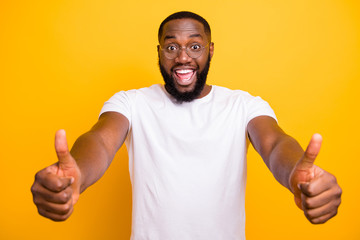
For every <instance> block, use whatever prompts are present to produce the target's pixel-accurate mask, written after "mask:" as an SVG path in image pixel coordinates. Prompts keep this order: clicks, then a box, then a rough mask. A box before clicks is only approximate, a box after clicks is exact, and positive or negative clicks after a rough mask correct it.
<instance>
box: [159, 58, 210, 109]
mask: <svg viewBox="0 0 360 240" xmlns="http://www.w3.org/2000/svg"><path fill="white" fill-rule="evenodd" d="M210 60H211V58H210V55H209V56H208V59H207V62H206V65H205V67H204V70H202V71H201V72H197V73H196V83H195V87H194V89H193V90H192V91H189V92H180V91H179V90H178V89H177V88H176V86H175V79H174V78H173V77H172V76H171V75H169V74H168V73H167V72H166V70H165V69H164V67H163V66H162V65H161V63H160V59H159V67H160V72H161V75H162V76H163V78H164V81H165V89H166V91H167V92H168V93H169V94H170V95H171V96H173V97H174V98H175V100H176V102H177V103H183V102H191V101H193V100H194V99H196V98H198V97H199V96H200V94H201V92H202V90H203V89H204V87H205V83H206V78H207V75H208V72H209V68H210ZM178 66H182V64H178V65H176V66H174V67H178Z"/></svg>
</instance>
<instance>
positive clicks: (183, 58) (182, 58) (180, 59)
mask: <svg viewBox="0 0 360 240" xmlns="http://www.w3.org/2000/svg"><path fill="white" fill-rule="evenodd" d="M191 60H192V58H191V57H190V56H189V55H188V54H187V52H186V48H185V47H182V48H181V49H179V54H178V56H177V57H176V58H175V62H177V63H182V64H184V63H188V62H191Z"/></svg>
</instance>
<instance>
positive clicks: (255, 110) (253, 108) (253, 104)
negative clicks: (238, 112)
mask: <svg viewBox="0 0 360 240" xmlns="http://www.w3.org/2000/svg"><path fill="white" fill-rule="evenodd" d="M247 110H248V114H247V120H246V121H247V122H246V124H248V123H249V122H250V121H251V120H252V119H254V118H256V117H259V116H269V117H272V118H274V119H275V120H276V121H277V119H276V115H275V113H274V111H273V109H272V108H271V107H270V105H269V104H268V103H267V102H266V101H264V100H263V99H262V98H260V97H252V98H251V99H250V100H249V101H248V102H247Z"/></svg>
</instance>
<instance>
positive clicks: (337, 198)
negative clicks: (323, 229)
mask: <svg viewBox="0 0 360 240" xmlns="http://www.w3.org/2000/svg"><path fill="white" fill-rule="evenodd" d="M321 142H322V137H321V135H319V134H314V135H313V137H312V138H311V141H310V143H309V145H308V147H307V149H306V151H305V153H304V155H303V156H302V158H301V159H300V160H299V161H298V162H297V164H296V165H295V167H294V169H293V171H292V173H291V175H290V188H291V191H292V192H293V193H294V197H295V203H296V205H297V206H298V207H299V208H300V209H302V210H303V211H304V214H305V216H306V218H307V219H308V220H309V221H310V222H311V223H313V224H321V223H325V222H326V221H328V220H329V219H330V218H332V217H334V216H335V215H336V214H337V210H338V207H339V205H340V203H341V194H342V190H341V188H340V186H339V185H338V183H337V181H336V178H335V176H334V175H332V174H330V173H329V172H327V171H325V170H323V169H321V168H320V167H318V166H316V165H314V161H315V159H316V157H317V155H318V153H319V151H320V147H321Z"/></svg>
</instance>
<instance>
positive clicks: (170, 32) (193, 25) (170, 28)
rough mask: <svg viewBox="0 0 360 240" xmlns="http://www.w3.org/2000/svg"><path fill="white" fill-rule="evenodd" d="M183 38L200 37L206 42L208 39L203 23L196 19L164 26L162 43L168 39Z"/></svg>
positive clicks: (177, 20) (176, 21)
mask: <svg viewBox="0 0 360 240" xmlns="http://www.w3.org/2000/svg"><path fill="white" fill-rule="evenodd" d="M182 37H199V38H202V39H204V40H206V39H207V36H206V33H205V30H204V26H203V24H202V23H200V22H199V21H197V20H194V19H190V18H185V19H175V20H171V21H169V22H167V23H166V24H165V25H164V28H163V33H162V36H161V39H160V41H161V42H164V41H165V40H167V39H174V38H175V39H176V38H182Z"/></svg>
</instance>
